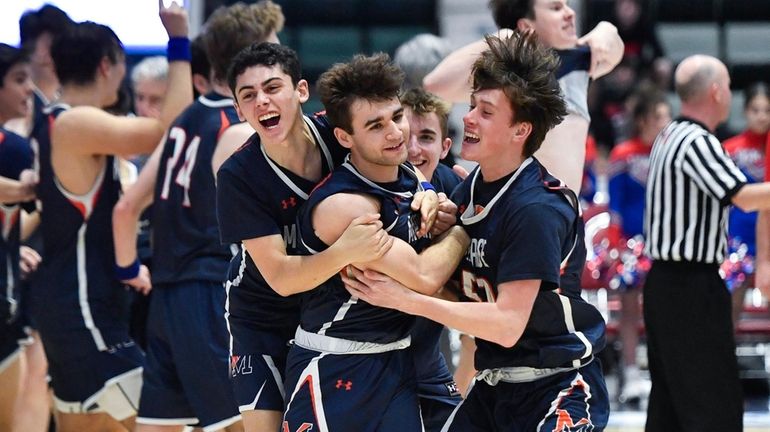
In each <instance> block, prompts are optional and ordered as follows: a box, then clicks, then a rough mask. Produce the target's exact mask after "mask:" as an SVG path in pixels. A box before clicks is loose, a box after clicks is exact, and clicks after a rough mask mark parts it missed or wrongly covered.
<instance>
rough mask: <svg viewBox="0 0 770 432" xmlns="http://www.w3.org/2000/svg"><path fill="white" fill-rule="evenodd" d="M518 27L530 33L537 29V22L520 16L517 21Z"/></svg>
mask: <svg viewBox="0 0 770 432" xmlns="http://www.w3.org/2000/svg"><path fill="white" fill-rule="evenodd" d="M516 28H517V29H518V30H519V31H521V32H522V33H529V32H530V31H534V30H535V23H534V22H533V21H532V20H531V19H529V18H519V20H518V21H516Z"/></svg>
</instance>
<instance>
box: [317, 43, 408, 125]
mask: <svg viewBox="0 0 770 432" xmlns="http://www.w3.org/2000/svg"><path fill="white" fill-rule="evenodd" d="M403 81H404V73H403V72H402V71H401V69H399V68H398V67H397V66H395V65H394V64H393V63H391V61H390V56H388V55H387V54H385V53H377V54H374V55H372V56H369V57H367V56H364V55H361V54H358V55H356V56H354V57H353V59H352V60H351V61H349V62H348V63H337V64H335V65H334V66H332V67H331V69H329V70H327V71H326V72H324V73H323V74H321V76H320V77H319V78H318V84H317V88H318V95H319V97H320V99H321V102H322V103H323V104H324V107H325V108H326V115H327V116H328V117H329V121H330V122H331V123H332V125H334V126H336V127H338V128H341V129H343V130H344V131H345V132H347V133H351V134H352V133H353V124H352V117H353V116H352V115H351V113H350V107H351V105H353V102H355V101H356V99H365V100H368V101H377V102H379V101H386V100H388V99H392V98H398V95H399V90H400V88H401V84H402V83H403Z"/></svg>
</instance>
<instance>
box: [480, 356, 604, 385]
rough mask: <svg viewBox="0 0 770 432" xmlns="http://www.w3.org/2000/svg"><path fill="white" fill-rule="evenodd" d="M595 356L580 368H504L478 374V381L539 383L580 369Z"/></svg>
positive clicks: (486, 370) (492, 383) (590, 358)
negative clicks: (544, 379) (540, 380)
mask: <svg viewBox="0 0 770 432" xmlns="http://www.w3.org/2000/svg"><path fill="white" fill-rule="evenodd" d="M593 359H594V358H593V356H591V357H589V358H588V359H586V360H588V361H581V364H580V366H578V367H559V368H543V369H538V368H533V367H527V366H516V367H504V368H495V369H484V370H482V371H479V372H478V373H477V374H476V377H475V379H476V381H484V382H486V383H487V384H489V385H491V386H495V385H497V383H499V382H500V381H502V382H507V383H525V382H532V381H537V380H539V379H541V378H547V377H550V376H554V375H556V374H560V373H563V372H570V371H573V370H576V369H579V368H581V367H583V366H585V365H587V364H589V363H591V362H592V361H593Z"/></svg>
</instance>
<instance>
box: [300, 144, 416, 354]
mask: <svg viewBox="0 0 770 432" xmlns="http://www.w3.org/2000/svg"><path fill="white" fill-rule="evenodd" d="M419 190H422V187H421V186H420V182H419V181H418V180H417V176H416V173H415V171H414V167H412V165H411V164H408V163H405V164H403V165H401V166H400V167H399V174H398V180H396V181H395V182H392V183H374V182H372V181H370V180H368V179H367V178H365V177H364V176H363V175H361V174H360V173H359V172H358V171H357V170H356V169H355V167H354V166H353V165H352V164H351V163H350V162H349V161H348V160H347V159H346V161H345V163H343V164H342V166H341V167H340V168H338V169H337V170H335V171H334V172H333V173H332V174H331V176H329V177H328V178H327V179H326V180H324V181H323V182H322V183H321V184H320V185H319V186H318V188H316V189H315V190H314V191H313V193H312V194H310V197H309V198H308V201H307V203H306V205H305V206H304V207H302V208H301V209H300V211H299V214H298V215H297V223H298V230H297V233H298V234H299V238H300V240H301V242H302V248H303V252H305V253H318V252H320V251H323V250H325V249H326V248H327V247H328V245H326V244H325V243H324V242H322V241H321V240H320V239H319V238H318V237H317V236H316V235H315V230H314V229H313V221H312V213H313V209H314V208H315V206H316V205H318V203H320V202H321V201H323V200H324V199H326V198H328V197H329V196H331V195H334V194H338V193H358V194H368V195H371V196H373V197H375V198H376V199H378V200H379V201H380V220H382V224H383V227H385V230H386V231H388V233H389V234H390V235H392V236H394V237H397V238H400V239H401V240H403V241H405V242H407V243H409V244H410V245H412V246H413V247H414V248H415V250H417V251H418V252H420V251H421V250H422V249H424V248H425V247H426V246H427V245H428V244H429V242H430V239H429V238H427V237H423V238H417V234H416V232H417V230H419V228H420V214H419V212H413V211H412V210H411V208H410V206H411V203H412V198H413V196H414V193H415V192H417V191H419ZM301 307H302V312H301V318H300V324H301V326H302V328H303V329H304V330H306V331H308V332H311V333H318V334H322V335H327V336H332V337H337V338H342V339H348V340H353V341H359V342H375V343H390V342H395V341H397V340H400V339H403V338H404V337H406V336H407V335H408V334H409V330H410V328H411V326H412V324H413V323H414V317H412V316H410V315H407V314H404V313H402V312H399V311H396V310H393V309H385V308H380V307H375V306H372V305H370V304H368V303H366V302H363V301H359V300H358V298H357V297H353V296H351V295H350V294H349V293H348V292H347V290H345V287H344V285H343V283H342V279H341V278H340V276H339V275H335V276H334V277H332V278H331V279H329V280H327V281H326V282H324V283H323V284H321V285H320V286H319V287H317V288H316V289H314V290H312V291H310V292H308V293H306V294H305V295H304V298H303V300H302V306H301Z"/></svg>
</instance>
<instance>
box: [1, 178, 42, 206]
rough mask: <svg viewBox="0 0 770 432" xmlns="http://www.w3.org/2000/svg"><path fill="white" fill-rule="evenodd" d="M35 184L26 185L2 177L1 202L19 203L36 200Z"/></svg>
mask: <svg viewBox="0 0 770 432" xmlns="http://www.w3.org/2000/svg"><path fill="white" fill-rule="evenodd" d="M34 186H35V185H34V184H25V183H23V182H21V181H19V180H13V179H10V178H7V177H0V202H3V203H17V202H24V201H29V200H31V199H34V198H35V188H34Z"/></svg>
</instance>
